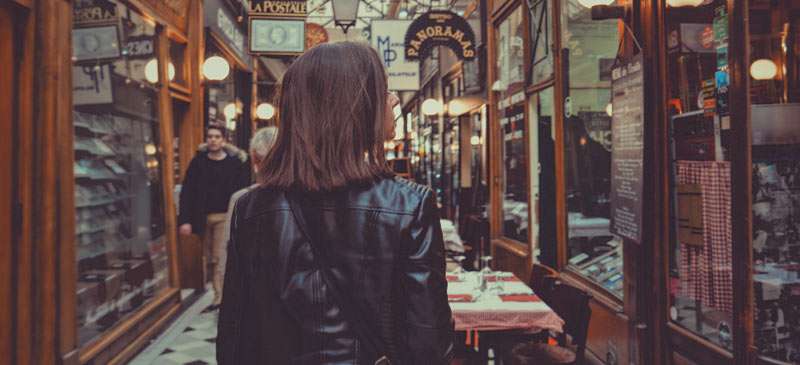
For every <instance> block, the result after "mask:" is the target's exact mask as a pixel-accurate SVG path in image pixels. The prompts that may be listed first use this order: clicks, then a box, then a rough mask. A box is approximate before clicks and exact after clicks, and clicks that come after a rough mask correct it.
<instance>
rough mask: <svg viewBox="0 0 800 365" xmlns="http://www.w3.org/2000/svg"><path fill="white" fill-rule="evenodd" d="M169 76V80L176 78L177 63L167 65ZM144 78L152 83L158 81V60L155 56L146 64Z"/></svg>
mask: <svg viewBox="0 0 800 365" xmlns="http://www.w3.org/2000/svg"><path fill="white" fill-rule="evenodd" d="M167 77H169V81H172V80H173V79H174V78H175V65H174V64H172V62H170V63H169V64H168V65H167ZM144 78H145V79H147V81H148V82H150V83H152V84H155V83H157V82H158V60H156V59H155V58H154V59H152V60H150V61H148V62H147V64H146V65H144Z"/></svg>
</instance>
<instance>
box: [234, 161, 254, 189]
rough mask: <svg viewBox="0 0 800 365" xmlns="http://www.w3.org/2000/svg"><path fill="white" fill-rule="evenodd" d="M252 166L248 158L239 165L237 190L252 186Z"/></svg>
mask: <svg viewBox="0 0 800 365" xmlns="http://www.w3.org/2000/svg"><path fill="white" fill-rule="evenodd" d="M252 170H253V169H252V168H251V166H250V160H249V159H248V160H246V161H245V162H242V164H241V166H239V177H238V179H237V181H236V190H240V189H244V188H246V187H248V186H250V184H251V181H252V179H253V177H252Z"/></svg>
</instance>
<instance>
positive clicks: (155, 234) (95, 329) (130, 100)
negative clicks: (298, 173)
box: [72, 3, 169, 345]
mask: <svg viewBox="0 0 800 365" xmlns="http://www.w3.org/2000/svg"><path fill="white" fill-rule="evenodd" d="M90 4H91V5H93V3H90ZM104 4H105V3H104ZM119 6H121V5H119ZM115 9H116V10H117V13H118V14H125V15H124V16H125V17H126V18H124V19H122V20H123V22H121V23H123V24H125V25H126V26H121V25H117V24H116V22H115V21H113V22H111V25H110V26H106V28H108V29H113V32H114V33H116V32H117V29H119V30H120V33H121V34H119V40H120V41H121V42H122V44H125V41H126V40H129V39H136V37H138V38H141V37H153V35H154V29H153V28H152V27H150V26H148V25H147V23H145V22H144V21H143V19H142V18H141V17H139V16H136V15H135V14H133V13H130V12H124V11H120V10H121V9H120V8H114V7H111V8H110V9H109V12H111V13H110V14H111V15H112V16H113V15H115V14H114V13H113V11H114V10H115ZM131 14H133V15H131ZM128 17H129V18H128ZM112 20H115V19H112ZM76 29H78V28H76ZM79 30H80V32H79V33H83V34H84V38H85V37H87V36H90V35H92V34H94V33H96V32H100V31H101V30H100V29H93V28H92V27H85V28H80V29H79ZM90 56H91V57H90ZM108 56H112V57H109V58H103V59H100V58H99V57H97V55H96V54H94V55H87V56H86V58H87V60H86V61H82V62H81V61H80V60H79V61H78V63H76V65H75V66H74V68H73V79H76V80H79V81H80V80H84V81H85V82H75V83H73V84H74V91H73V103H74V109H73V115H72V117H73V126H74V157H75V162H74V166H73V170H74V177H75V191H74V194H75V245H76V249H75V251H76V256H77V257H76V259H77V262H78V265H77V266H78V278H77V280H78V282H77V311H76V315H77V323H78V336H79V342H80V344H81V345H85V344H86V343H87V342H90V341H92V340H94V339H97V338H98V337H99V336H100V335H102V334H104V333H105V332H106V331H108V330H109V329H110V328H111V327H112V326H114V325H115V324H117V323H119V321H120V320H121V319H124V318H125V317H126V316H127V315H130V314H132V313H134V312H135V311H136V310H137V309H139V308H140V307H142V306H143V304H145V303H146V302H147V301H148V300H150V299H152V298H154V297H155V296H156V295H157V294H158V293H160V292H161V291H162V290H164V289H166V288H167V287H168V286H169V280H168V270H167V267H168V257H167V252H166V243H165V238H164V224H165V222H164V221H165V216H164V199H163V197H164V192H163V185H162V175H161V172H162V171H161V164H160V161H161V155H162V153H161V147H160V144H159V139H158V130H159V121H158V118H157V115H158V113H157V106H156V104H157V100H158V99H157V93H156V89H155V88H154V86H153V85H152V84H150V83H148V82H147V81H146V78H145V77H144V74H145V72H144V70H145V68H146V67H145V65H146V64H147V63H148V62H150V60H152V59H153V57H154V55H153V54H148V55H146V56H145V57H134V56H131V54H130V52H116V53H115V52H108ZM84 84H85V85H84ZM85 86H89V87H85ZM92 86H94V87H92ZM88 94H92V95H88Z"/></svg>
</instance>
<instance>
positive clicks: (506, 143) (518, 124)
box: [492, 7, 529, 242]
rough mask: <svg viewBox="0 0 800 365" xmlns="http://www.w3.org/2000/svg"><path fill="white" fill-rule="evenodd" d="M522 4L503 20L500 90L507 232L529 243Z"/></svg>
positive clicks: (497, 89)
mask: <svg viewBox="0 0 800 365" xmlns="http://www.w3.org/2000/svg"><path fill="white" fill-rule="evenodd" d="M522 16H523V12H522V7H517V9H515V10H514V11H513V12H511V14H510V15H509V16H508V17H507V18H506V19H505V20H503V22H502V23H500V25H499V27H498V29H497V32H496V33H495V34H496V36H497V43H496V45H497V49H496V51H497V63H496V64H495V67H496V70H497V72H496V74H497V80H496V81H495V82H494V85H493V86H492V90H493V91H495V92H497V100H498V103H497V108H498V118H499V125H500V135H501V136H502V140H501V142H500V145H501V150H502V156H503V161H502V164H503V201H502V209H503V235H504V236H506V237H508V238H511V239H513V240H516V241H519V242H528V221H529V219H528V162H527V153H526V146H527V145H526V143H525V141H526V139H525V138H526V132H525V129H526V128H525V107H524V101H525V92H524V91H523V90H522V86H523V85H524V69H523V63H524V62H523V57H522V52H523V48H524V47H523V41H522V40H523V36H524V33H523V32H524V28H523V24H522Z"/></svg>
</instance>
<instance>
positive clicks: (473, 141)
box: [469, 136, 481, 146]
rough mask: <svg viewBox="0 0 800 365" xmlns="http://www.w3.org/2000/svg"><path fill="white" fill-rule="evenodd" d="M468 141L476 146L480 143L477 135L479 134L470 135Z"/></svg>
mask: <svg viewBox="0 0 800 365" xmlns="http://www.w3.org/2000/svg"><path fill="white" fill-rule="evenodd" d="M469 143H470V144H471V145H473V146H477V145H479V144H481V137H479V136H472V137H470V139H469Z"/></svg>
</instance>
